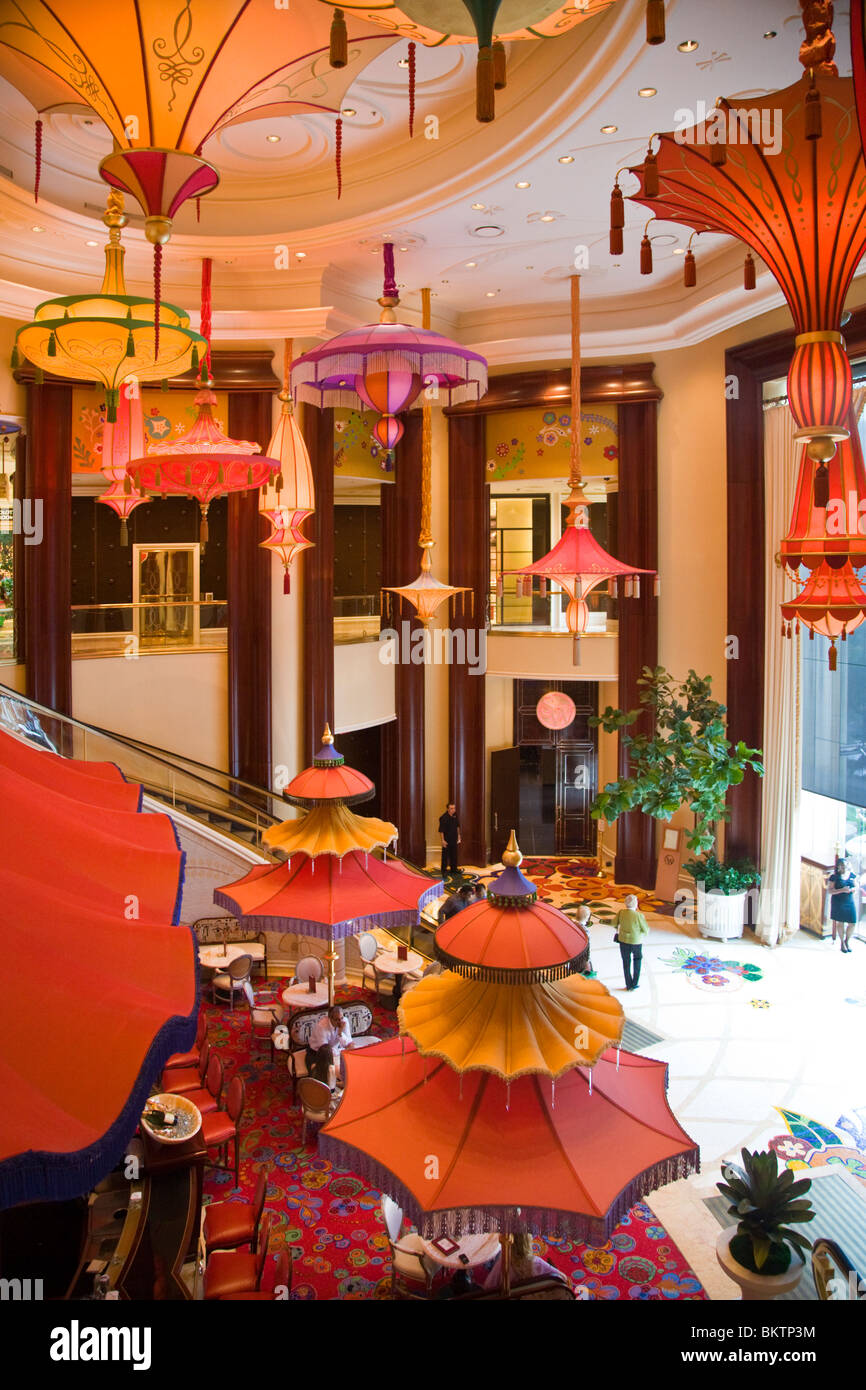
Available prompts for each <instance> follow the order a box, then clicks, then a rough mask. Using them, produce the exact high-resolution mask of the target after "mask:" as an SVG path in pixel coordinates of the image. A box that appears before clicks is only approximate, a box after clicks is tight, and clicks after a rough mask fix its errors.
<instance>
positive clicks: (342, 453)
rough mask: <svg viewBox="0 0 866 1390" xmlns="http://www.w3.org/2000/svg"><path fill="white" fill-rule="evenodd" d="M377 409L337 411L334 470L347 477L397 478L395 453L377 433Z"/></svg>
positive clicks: (389, 479)
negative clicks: (386, 447) (384, 443)
mask: <svg viewBox="0 0 866 1390" xmlns="http://www.w3.org/2000/svg"><path fill="white" fill-rule="evenodd" d="M377 419H378V416H377V415H376V412H375V410H364V411H361V410H349V409H346V408H345V407H341V408H338V409H336V410H335V411H334V470H335V472H337V473H339V474H341V475H342V476H343V477H346V478H375V479H376V481H377V482H380V483H382V482H391V483H392V482H393V481H394V455H393V453H392V452H391V450H390V449H383V448H382V445H381V444H380V443H379V441H378V439H377V438H376V437H375V435H374V434H373V426H374V425H375V423H376V420H377Z"/></svg>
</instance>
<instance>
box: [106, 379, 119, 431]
mask: <svg viewBox="0 0 866 1390" xmlns="http://www.w3.org/2000/svg"><path fill="white" fill-rule="evenodd" d="M119 402H120V391H119V390H118V389H117V387H116V386H109V388H108V390H107V391H106V393H105V404H106V406H107V412H106V419H107V420H108V422H109V424H111V425H116V424H117V407H118V404H119Z"/></svg>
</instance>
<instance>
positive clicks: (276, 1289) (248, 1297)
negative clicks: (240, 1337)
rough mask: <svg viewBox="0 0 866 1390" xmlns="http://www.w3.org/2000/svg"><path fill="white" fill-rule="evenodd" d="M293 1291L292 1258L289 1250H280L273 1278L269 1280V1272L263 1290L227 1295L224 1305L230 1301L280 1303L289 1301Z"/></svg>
mask: <svg viewBox="0 0 866 1390" xmlns="http://www.w3.org/2000/svg"><path fill="white" fill-rule="evenodd" d="M291 1291H292V1256H291V1251H289V1250H285V1249H283V1250H280V1251H278V1252H277V1254H276V1255H275V1256H274V1266H273V1278H272V1279H271V1278H269V1276H268V1270H267V1268H265V1272H264V1275H263V1278H262V1288H260V1289H254V1290H252V1291H250V1292H249V1293H226V1294H223V1296H222V1301H223V1303H227V1302H228V1301H229V1300H232V1301H233V1302H238V1303H240V1302H245V1303H254V1302H255V1303H280V1302H283V1301H286V1300H288V1297H289V1294H290V1293H291Z"/></svg>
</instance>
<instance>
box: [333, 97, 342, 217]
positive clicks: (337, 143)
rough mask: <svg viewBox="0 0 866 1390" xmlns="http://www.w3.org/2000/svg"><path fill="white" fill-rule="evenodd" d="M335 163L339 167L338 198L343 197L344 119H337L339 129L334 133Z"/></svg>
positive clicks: (340, 117) (339, 117)
mask: <svg viewBox="0 0 866 1390" xmlns="http://www.w3.org/2000/svg"><path fill="white" fill-rule="evenodd" d="M334 162H335V164H336V167H337V197H338V198H342V196H343V118H342V116H338V117H337V128H336V130H335V132H334Z"/></svg>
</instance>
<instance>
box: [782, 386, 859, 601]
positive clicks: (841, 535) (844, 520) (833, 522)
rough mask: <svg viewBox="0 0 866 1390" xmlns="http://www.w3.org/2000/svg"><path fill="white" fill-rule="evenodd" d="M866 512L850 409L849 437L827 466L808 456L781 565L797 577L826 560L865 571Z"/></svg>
mask: <svg viewBox="0 0 866 1390" xmlns="http://www.w3.org/2000/svg"><path fill="white" fill-rule="evenodd" d="M864 511H866V467H864V463H863V448H862V445H861V443H860V431H859V429H858V428H857V421H856V419H855V418H854V412H853V410H851V411H849V414H848V420H847V436H846V438H845V439H843V440H842V441H841V442H840V444H839V447H838V449H837V450H836V453H835V454H834V455H833V457H832V458H831V459H830V460H828V462H826V463H818V464H815V463H813V461H812V460H811V459H810V458H809V457H808V454H807V453H806V452H805V451H804V453H803V459H802V461H801V464H800V472H799V475H798V478H797V487H796V492H795V495H794V508H793V513H792V516H791V524H790V526H789V528H788V534H787V535H786V536H785V538H784V540H783V541H782V544H781V547H780V558H781V561H782V564H784V565H787V566H788V568H789V569H790V570H791V572H792V573H793V574H794V575H795V576H797V577H799V571H800V567H801V566H802V565H805V566H806V567H807V569H815V568H816V567H817V566H818V565H820V564H821V563H822V562H824V561H826V563H827V564H828V565H829V566H830V567H831V569H836V568H840V567H841V566H843V565H844V564H845V563H846V562H850V564H851V565H852V566H853V568H854V569H861V568H862V567H863V566H864V565H866V535H864V533H863V531H862V530H861V525H862V521H863V514H864Z"/></svg>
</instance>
